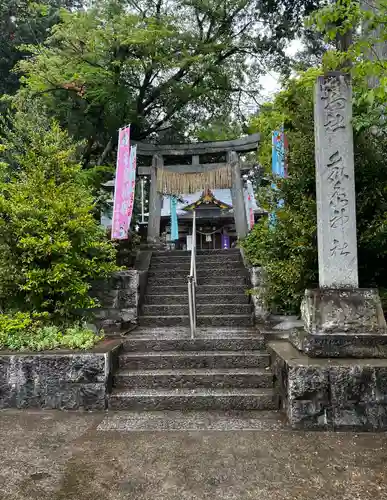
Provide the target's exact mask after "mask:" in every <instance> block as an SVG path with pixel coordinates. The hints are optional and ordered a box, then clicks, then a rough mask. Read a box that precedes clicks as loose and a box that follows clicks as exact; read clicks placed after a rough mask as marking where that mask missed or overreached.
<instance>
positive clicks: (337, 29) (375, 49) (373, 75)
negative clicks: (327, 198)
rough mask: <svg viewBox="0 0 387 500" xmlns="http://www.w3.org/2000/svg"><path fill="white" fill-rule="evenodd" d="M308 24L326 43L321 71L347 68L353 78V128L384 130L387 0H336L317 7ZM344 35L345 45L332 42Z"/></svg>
mask: <svg viewBox="0 0 387 500" xmlns="http://www.w3.org/2000/svg"><path fill="white" fill-rule="evenodd" d="M309 25H310V26H311V28H312V29H314V30H315V31H317V32H320V33H322V34H324V36H325V40H326V42H327V43H328V44H330V50H328V51H327V52H326V53H325V55H324V57H323V66H324V69H325V70H336V69H337V68H340V69H341V70H343V71H350V73H351V76H352V79H353V81H354V84H355V85H354V104H355V105H356V106H357V109H358V113H357V115H356V116H355V120H354V127H355V129H356V130H358V131H360V130H369V129H371V127H373V131H374V132H377V133H378V134H386V133H387V122H386V119H385V103H386V99H387V90H386V89H387V44H386V40H387V1H386V0H367V1H363V0H361V1H353V0H340V1H338V2H336V3H333V4H332V3H330V4H328V5H326V6H325V7H323V8H321V9H319V10H318V11H317V12H316V13H315V14H314V15H313V16H312V17H311V18H310V20H309ZM340 37H347V38H348V40H349V42H350V43H349V44H348V45H347V47H344V48H343V47H342V46H340V45H337V46H336V47H334V46H333V42H334V41H335V40H337V39H338V38H340Z"/></svg>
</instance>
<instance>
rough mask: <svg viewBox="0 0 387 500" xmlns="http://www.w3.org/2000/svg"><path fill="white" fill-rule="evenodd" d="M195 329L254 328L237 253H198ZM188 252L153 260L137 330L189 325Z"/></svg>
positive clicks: (165, 253) (176, 252)
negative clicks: (139, 327)
mask: <svg viewBox="0 0 387 500" xmlns="http://www.w3.org/2000/svg"><path fill="white" fill-rule="evenodd" d="M196 268H197V282H198V283H197V291H196V301H197V326H199V327H211V326H214V327H218V326H230V327H233V326H238V327H240V326H252V324H253V316H252V306H251V304H250V303H249V297H248V296H247V295H246V288H247V273H246V269H245V267H244V265H243V261H242V257H241V254H240V252H239V250H238V249H235V250H234V249H232V250H227V251H224V250H212V251H211V250H208V251H206V250H199V251H198V252H197V263H196ZM189 272H190V253H189V252H184V251H175V252H159V253H157V254H155V256H153V257H152V261H151V267H150V269H149V275H148V286H147V291H146V296H145V304H144V305H143V308H142V314H141V315H140V318H139V324H140V326H150V327H155V326H189V314H188V291H187V276H188V274H189Z"/></svg>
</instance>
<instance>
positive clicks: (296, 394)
mask: <svg viewBox="0 0 387 500" xmlns="http://www.w3.org/2000/svg"><path fill="white" fill-rule="evenodd" d="M269 349H270V350H271V354H272V368H273V373H274V378H275V389H276V392H277V395H278V397H279V398H280V407H281V409H282V411H283V413H284V414H285V416H286V418H287V420H288V423H289V424H290V425H291V427H292V428H295V429H321V430H324V429H329V430H349V429H354V430H363V431H367V430H372V431H376V430H386V429H387V359H355V358H354V359H333V358H327V359H322V358H309V357H308V356H306V355H305V354H302V353H300V352H299V351H298V350H297V349H295V348H294V347H293V346H292V345H291V344H290V343H289V342H286V341H278V342H271V343H269Z"/></svg>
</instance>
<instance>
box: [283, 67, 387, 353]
mask: <svg viewBox="0 0 387 500" xmlns="http://www.w3.org/2000/svg"><path fill="white" fill-rule="evenodd" d="M314 123H315V160H316V203H317V240H318V263H319V286H320V288H318V289H313V290H306V292H305V297H304V300H303V302H302V305H301V315H302V319H303V321H304V330H303V331H298V332H294V333H293V335H292V336H291V338H290V340H291V341H292V342H293V344H294V345H295V346H296V347H298V348H299V349H301V350H303V351H305V352H306V353H307V354H309V355H310V356H322V357H332V356H337V357H340V356H343V357H348V356H354V357H372V356H376V357H378V356H380V355H381V353H382V352H383V355H386V356H387V329H386V322H385V319H384V315H383V310H382V306H381V301H380V297H379V294H378V291H377V290H373V289H365V288H358V286H359V284H358V264H357V240H356V196H355V172H354V153H353V133H352V92H351V81H350V77H349V75H344V74H342V73H340V72H332V73H328V74H327V75H325V76H320V77H318V79H317V83H316V86H315V96H314ZM376 345H377V346H378V347H377V348H376ZM382 346H383V349H382Z"/></svg>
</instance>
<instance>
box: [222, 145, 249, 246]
mask: <svg viewBox="0 0 387 500" xmlns="http://www.w3.org/2000/svg"><path fill="white" fill-rule="evenodd" d="M227 162H228V163H229V164H230V166H231V177H232V187H231V197H232V206H233V210H234V219H235V229H236V233H237V236H238V239H239V238H244V237H245V236H247V233H248V227H247V217H246V206H245V199H244V196H243V182H242V178H241V169H240V164H239V156H238V154H237V153H236V151H230V153H227Z"/></svg>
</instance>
